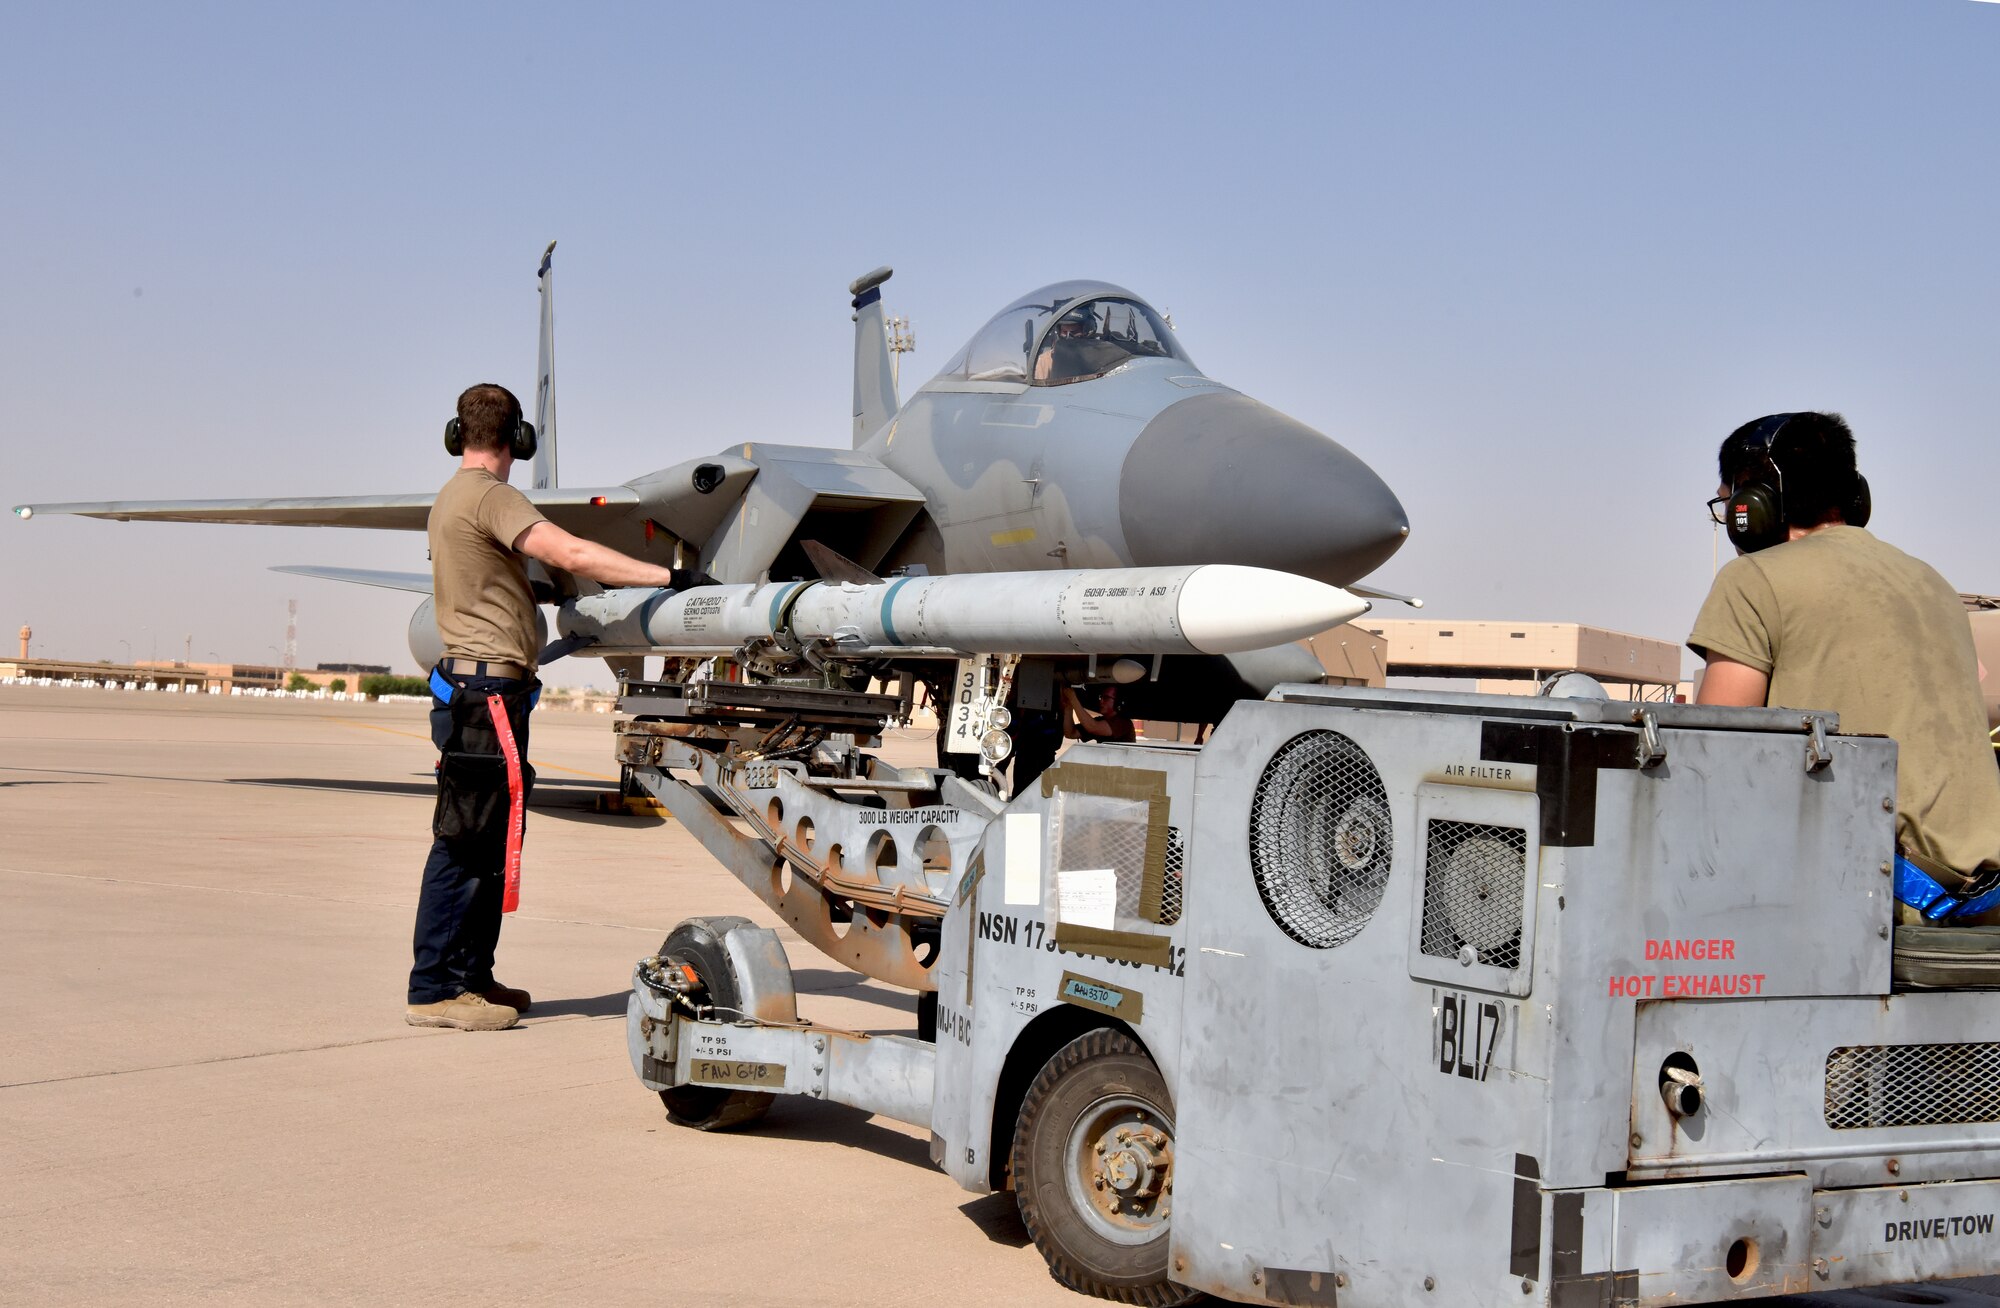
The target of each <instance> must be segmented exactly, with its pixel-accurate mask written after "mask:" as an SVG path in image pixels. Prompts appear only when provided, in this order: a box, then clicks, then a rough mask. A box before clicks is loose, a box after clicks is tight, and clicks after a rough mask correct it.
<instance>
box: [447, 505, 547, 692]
mask: <svg viewBox="0 0 2000 1308" xmlns="http://www.w3.org/2000/svg"><path fill="white" fill-rule="evenodd" d="M542 521H545V519H544V518H543V517H542V513H541V510H540V509H537V508H536V507H535V506H534V505H532V504H530V503H528V497H527V496H525V495H523V494H521V492H519V491H517V490H515V489H514V488H513V487H512V486H509V485H508V484H507V483H506V482H504V481H501V480H500V479H499V478H498V477H496V476H494V475H493V474H492V473H490V472H488V471H487V470H486V469H484V468H460V469H459V470H458V471H457V472H456V473H455V474H453V476H452V479H451V480H450V481H448V482H446V483H445V484H444V489H443V490H441V491H439V492H438V494H437V499H436V500H434V501H432V503H431V516H430V538H431V593H432V595H433V596H434V597H435V598H436V600H437V624H438V635H440V636H442V637H443V638H444V651H445V653H447V654H451V655H455V656H457V657H459V658H466V659H485V660H487V661H488V662H494V661H498V662H501V663H519V664H521V665H522V666H524V667H527V668H531V669H532V668H533V667H534V666H535V655H536V654H537V653H538V652H539V651H538V650H537V649H536V648H535V601H534V593H533V592H532V591H530V590H529V589H528V570H527V566H526V565H525V564H524V563H522V561H521V556H520V555H519V554H516V553H515V552H514V548H513V546H514V542H515V541H516V540H518V539H520V536H521V533H522V532H524V531H526V530H527V529H528V528H530V527H532V526H534V525H535V524H536V523H538V522H542Z"/></svg>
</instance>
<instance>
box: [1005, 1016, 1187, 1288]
mask: <svg viewBox="0 0 2000 1308" xmlns="http://www.w3.org/2000/svg"><path fill="white" fill-rule="evenodd" d="M1173 1162H1174V1110H1173V1104H1172V1101H1171V1100H1170V1099H1169V1097H1168V1095H1167V1083H1166V1081H1165V1080H1163V1079H1162V1078H1161V1076H1160V1069H1159V1068H1157V1067H1155V1066H1154V1065H1153V1060H1152V1059H1150V1058H1148V1057H1147V1056H1146V1051H1145V1050H1144V1049H1142V1048H1140V1047H1139V1044H1138V1042H1137V1041H1135V1040H1133V1039H1132V1038H1131V1037H1130V1036H1128V1035H1126V1034H1125V1033H1124V1032H1122V1031H1114V1030H1111V1029H1110V1028H1105V1027H1100V1028H1099V1029H1097V1030H1095V1031H1089V1032H1086V1033H1085V1034H1083V1035H1081V1036H1078V1037H1077V1038H1076V1039H1075V1040H1072V1041H1070V1042H1069V1043H1068V1044H1066V1045H1064V1046H1063V1047H1062V1048H1061V1049H1058V1050H1057V1051H1056V1053H1055V1056H1054V1057H1052V1058H1050V1059H1049V1061H1048V1062H1047V1063H1046V1064H1044V1065H1043V1067H1042V1070H1041V1072H1040V1073H1039V1074H1038V1075H1037V1076H1036V1077H1035V1080H1034V1083H1033V1084H1032V1085H1030V1086H1029V1087H1028V1093H1027V1096H1026V1097H1025V1098H1024V1099H1023V1100H1022V1101H1021V1116H1020V1118H1019V1120H1018V1121H1017V1122H1016V1123H1015V1126H1014V1149H1013V1171H1014V1195H1015V1201H1016V1202H1017V1203H1018V1204H1019V1205H1020V1208H1021V1221H1022V1222H1023V1223H1024V1224H1025V1225H1026V1226H1027V1228H1028V1234H1030V1235H1032V1236H1033V1237H1034V1239H1035V1247H1036V1248H1037V1249H1039V1250H1041V1252H1042V1257H1043V1259H1044V1260H1046V1261H1047V1263H1048V1265H1049V1274H1050V1275H1052V1276H1054V1277H1055V1278H1056V1280H1058V1281H1060V1282H1062V1283H1063V1284H1064V1285H1066V1286H1068V1287H1069V1288H1070V1289H1072V1290H1077V1291H1080V1292H1082V1293H1084V1294H1094V1295H1097V1296H1098V1297H1099V1298H1103V1299H1115V1300H1117V1301H1118V1302H1120V1303H1130V1304H1140V1305H1144V1306H1145V1308H1168V1306H1169V1305H1175V1304H1185V1303H1192V1302H1194V1301H1196V1300H1197V1299H1199V1298H1201V1295H1200V1294H1199V1293H1198V1292H1196V1291H1193V1290H1190V1289H1188V1288H1187V1287H1185V1286H1180V1285H1175V1284H1174V1283H1173V1282H1172V1281H1171V1280H1169V1279H1168V1277H1167V1219H1168V1216H1169V1214H1170V1213H1171V1212H1172V1209H1173Z"/></svg>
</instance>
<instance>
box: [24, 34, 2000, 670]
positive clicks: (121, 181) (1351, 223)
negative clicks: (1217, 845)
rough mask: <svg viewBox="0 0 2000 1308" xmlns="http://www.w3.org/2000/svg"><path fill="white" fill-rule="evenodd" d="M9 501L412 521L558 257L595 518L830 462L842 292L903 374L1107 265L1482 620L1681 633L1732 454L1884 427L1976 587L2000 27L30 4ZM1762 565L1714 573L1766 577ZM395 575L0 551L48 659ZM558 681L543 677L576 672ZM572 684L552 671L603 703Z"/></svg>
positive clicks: (504, 372)
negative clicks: (150, 502)
mask: <svg viewBox="0 0 2000 1308" xmlns="http://www.w3.org/2000/svg"><path fill="white" fill-rule="evenodd" d="M8 26H9V39H8V41H7V42H6V43H5V47H4V49H0V122H4V124H5V131H4V132H0V169H4V172H0V175H4V177H5V178H6V185H5V186H4V188H0V250H4V251H5V253H6V258H7V260H8V273H7V276H6V283H5V284H6V291H5V293H4V295H0V451H4V459H0V503H4V504H14V503H19V502H22V501H49V500H67V499H93V498H111V497H132V498H137V497H166V496H238V495H258V494H318V493H324V494H338V493H361V492H368V491H412V490H428V489H430V488H432V487H434V486H435V485H436V484H437V483H439V482H441V481H442V480H443V479H444V477H445V476H446V475H447V474H448V472H449V470H450V461H449V460H448V459H447V458H446V457H445V456H444V454H443V452H442V450H441V448H440V447H439V444H438V432H439V430H440V428H441V426H442V424H443V421H444V419H445V418H446V417H447V416H449V407H450V403H451V399H452V397H453V396H454V395H455V394H456V393H457V391H458V389H459V388H460V387H462V386H463V385H465V384H466V383H467V382H469V381H472V380H476V379H484V378H491V379H494V380H499V381H503V382H506V383H509V384H511V385H513V386H514V387H515V388H516V389H517V390H520V391H522V392H524V393H525V392H527V391H528V390H529V389H530V388H531V382H532V371H533V365H534V345H535V337H534V332H535V314H536V300H535V284H534V276H533V273H534V268H535V264H536V261H537V259H538V257H539V255H540V252H541V249H542V246H543V245H544V244H546V243H547V241H548V240H549V239H551V238H559V239H560V241H561V247H560V249H559V251H558V254H557V267H558V286H559V319H560V330H559V344H558V352H557V357H558V386H557V390H558V394H559V396H560V404H559V407H560V412H561V415H562V422H561V430H562V455H563V473H564V480H565V481H566V482H569V483H574V484H587V483H609V482H617V481H622V480H625V479H627V478H629V477H632V476H635V475H637V474H639V473H642V472H645V471H649V470H651V469H654V468H659V467H664V466H667V465H669V464H672V463H675V462H678V461H680V460H682V459H685V458H689V457H692V456H693V455H696V454H698V453H702V452H705V451H708V450H712V449H716V448H719V447H721V446H724V445H727V444H729V443H731V442H736V441H742V440H746V439H756V440H766V441H780V442H791V443H805V444H844V443H846V430H847V420H846V414H847V403H848V388H849V378H850V360H851V336H850V331H851V328H850V326H849V323H848V314H847V297H846V294H845V287H846V283H847V281H848V280H849V279H850V278H852V277H853V276H855V275H856V274H858V273H860V272H862V271H864V270H866V269H868V268H871V267H874V266H875V265H877V264H880V263H885V262H887V263H892V264H894V265H895V266H896V268H897V276H896V278H895V280H894V281H893V282H892V283H890V285H889V286H888V287H887V288H886V293H887V297H888V299H889V302H890V310H891V312H895V313H905V314H908V315H909V316H910V317H911V318H912V320H913V321H914V324H915V328H916V333H917V338H918V346H919V348H918V351H917V353H916V354H914V355H913V356H910V357H909V358H908V359H907V360H906V363H905V378H904V381H905V390H906V391H907V390H908V389H910V388H911V386H913V385H914V384H915V383H916V382H917V381H919V380H921V378H922V377H924V376H927V375H928V374H929V372H930V371H931V370H933V369H935V368H936V367H937V366H939V365H941V364H942V363H943V362H944V361H945V360H946V359H947V358H948V357H949V356H950V354H951V353H952V352H953V351H955V350H956V348H957V347H958V345H959V344H960V343H961V342H962V341H963V340H964V338H965V337H967V336H969V335H970V334H971V333H972V331H973V330H974V329H976V328H977V327H978V326H979V324H980V323H981V322H982V321H983V320H984V319H985V318H986V317H987V316H988V315H989V314H990V313H991V312H992V311H993V310H994V309H996V308H997V307H999V306H1000V305H1001V304H1003V303H1005V302H1006V301H1008V300H1010V299H1012V298H1013V297H1015V296H1016V295H1018V294H1020V293H1021V292H1023V291H1025V290H1028V289H1030V288H1032V287H1034V286H1037V285H1040V284H1043V283H1045V282H1049V281H1054V280H1058V279H1061V278H1068V277H1100V278H1104V279H1107V280H1110V281H1115V282H1119V283H1122V284H1124V285H1127V286H1130V287H1132V288H1133V289H1135V290H1137V291H1139V292H1140V293H1141V294H1143V295H1145V296H1147V297H1148V298H1150V299H1151V300H1153V301H1154V302H1155V303H1156V304H1157V305H1159V306H1160V307H1162V308H1164V309H1167V310H1170V311H1171V312H1172V313H1173V315H1174V318H1175V321H1176V323H1177V324H1178V326H1179V329H1180V333H1181V338H1182V341H1183V343H1184V344H1185V345H1186V346H1187V347H1188V349H1189V351H1190V352H1191V353H1192V354H1193V356H1194V358H1195V359H1196V361H1197V362H1198V363H1200V364H1201V366H1202V367H1203V368H1204V370H1205V371H1207V372H1209V373H1210V374H1211V375H1213V376H1216V377H1218V378H1220V379H1222V380H1224V381H1226V382H1229V383H1231V384H1232V385H1236V386H1239V387H1241V388H1242V389H1244V390H1246V391H1248V392H1249V393H1251V394H1253V395H1256V396H1258V397H1259V398H1261V399H1263V400H1265V401H1266V402H1267V403H1270V404H1273V405H1275V406H1277V407H1278V408H1280V409H1283V410H1284V411H1286V412H1288V413H1290V414H1292V415H1293V416H1295V417H1297V418H1299V419H1301V420H1303V421H1305V422H1307V423H1309V424H1311V425H1313V426H1314V427H1317V428H1318V429H1320V430H1322V431H1324V432H1326V433H1327V434H1329V435H1331V436H1333V437H1335V438H1336V439H1338V440H1340V441H1342V442H1343V443H1345V444H1346V445H1348V446H1349V447H1350V448H1351V449H1353V450H1354V451H1355V452H1356V453H1358V454H1360V455H1361V456H1362V457H1363V458H1365V459H1367V460H1368V461H1369V462H1370V463H1372V464H1373V465H1374V466H1375V467H1376V468H1377V469H1378V470H1380V471H1381V472H1382V474H1383V475H1384V476H1385V477H1386V478H1387V480H1388V481H1389V482H1390V484H1391V485H1392V486H1394V487H1395V488H1396V490H1397V492H1398V494H1399V495H1401V497H1402V499H1403V501H1404V504H1405V506H1406V507H1407V508H1408V510H1409V513H1410V518H1411V523H1412V532H1413V534H1412V537H1411V540H1410V543H1409V544H1408V546H1406V547H1405V549H1404V550H1403V551H1402V553H1401V554H1400V555H1398V556H1397V558H1395V559H1394V560H1392V561H1391V562H1390V563H1389V565H1388V566H1387V567H1385V568H1384V569H1383V570H1382V571H1381V572H1380V573H1378V574H1377V576H1376V577H1375V578H1374V580H1375V581H1376V582H1378V583H1379V584H1382V585H1385V586H1389V587H1391V588H1394V589H1400V590H1408V591H1415V592H1418V593H1421V594H1423V595H1425V596H1426V597H1427V598H1428V599H1429V600H1430V601H1431V604H1430V608H1429V610H1428V613H1429V614H1431V615H1435V616H1440V617H1462V618H1468V619H1469V618H1481V617H1491V618H1518V619H1527V620H1571V621H1581V622H1590V623H1596V624H1600V625H1604V626H1610V627H1614V628H1619V629H1623V630H1629V631H1635V632H1639V633H1642V634H1647V635H1654V636H1662V637H1667V638H1670V639H1678V638H1680V637H1681V636H1682V635H1684V634H1685V632H1686V630H1687V627H1688V625H1689V622H1690V621H1691V619H1692V615H1693V612H1694V609H1695V607H1696V606H1697V605H1698V604H1699V602H1700V599H1701V596H1702V595H1703V593H1704V592H1705V590H1706V587H1707V584H1708V578H1709V575H1710V568H1711V557H1712V550H1713V537H1712V533H1711V531H1710V528H1709V527H1708V524H1707V521H1706V519H1705V517H1704V515H1703V512H1702V501H1703V500H1705V499H1706V498H1707V497H1708V495H1710V494H1711V493H1712V490H1713V476H1714V473H1713V453H1714V448H1715V445H1716V444H1717V442H1718V441H1719V440H1720V439H1721V437H1722V436H1723V435H1725V434H1726V433H1727V432H1728V431H1729V429H1730V428H1732V427H1733V426H1735V425H1736V424H1737V423H1739V422H1742V421H1744V420H1746V419H1748V418H1751V417H1754V416H1757V415H1759V414H1762V413H1766V412H1771V411H1774V410H1781V409H1791V408H1805V407H1815V408H1833V409H1838V410H1840V411H1842V412H1844V413H1846V414H1847V415H1848V417H1849V418H1850V420H1851V421H1852V422H1853V423H1854V425H1855V428H1856V431H1857V433H1858V435H1859V437H1860V442H1861V457H1862V466H1863V468H1864V470H1865V471H1866V472H1867V473H1868V475H1869V477H1870V479H1871V481H1872V482H1873V484H1874V487H1875V492H1876V504H1877V513H1876V520H1875V524H1874V525H1875V528H1876V529H1877V530H1878V533H1879V534H1880V535H1882V536H1883V537H1885V538H1886V539H1888V540H1891V541H1893V542H1895V543H1897V544H1900V545H1902V546H1903V547H1905V548H1906V549H1909V550H1910V551H1911V552H1913V553H1916V554H1918V555H1919V556H1921V557H1923V558H1926V559H1928V560H1929V561H1931V562H1932V563H1933V564H1935V565H1936V566H1937V567H1938V568H1939V569H1940V570H1941V571H1942V572H1943V573H1944V574H1945V576H1946V577H1947V578H1948V579H1950V580H1951V581H1952V583H1953V584H1954V585H1956V586H1957V587H1959V588H1960V589H1964V590H1982V591H1989V592H1991V591H2000V558H1996V557H1995V551H1994V549H1993V548H1992V547H1991V546H1990V545H1989V543H1988V541H1989V538H1990V531H1991V529H1990V528H1989V526H1988V525H1987V520H1988V518H1989V516H1990V514H1989V505H1990V502H1991V501H1992V499H1993V496H1994V486H1995V485H1996V477H1995V473H1996V471H2000V455H1996V452H1995V451H1996V441H1995V436H1996V431H1995V416H1994V415H1995V414H1996V413H2000V368H1996V367H1995V366H1994V364H1993V362H1992V360H1991V356H1992V354H1993V352H1994V348H1995V344H1996V336H2000V332H1996V322H1995V307H1996V303H2000V270H1996V261H1995V258H1994V256H1993V241H1994V233H1995V232H1996V231H2000V221H1996V220H2000V175H1996V167H1995V159H1996V158H2000V151H1996V148H1995V147H1996V144H2000V141H1996V135H2000V133H1996V124H2000V78H1996V77H1995V76H1994V69H1995V68H1996V66H2000V65H1997V64H1996V56H2000V5H1993V4H1984V3H1975V2H1974V0H1895V2H1894V3H1889V2H1887V0H1874V2H1871V3H1859V2H1849V0H1712V2H1703V0H1677V2H1674V3H1665V2H1663V0H1646V2H1640V0H1633V2H1630V3H1622V4H1604V3H1601V2H1592V3H1531V2H1522V3H1497V2H1496V3H1461V4H1447V3H1418V2H1414V0H1412V2H1408V3H1402V2H1399V3H1389V2H1388V0H1382V2H1381V3H1374V4H1336V3H1326V4H1319V5H1311V6H1306V5H1299V6H1273V7H1262V8H1250V7H1233V8H1228V9H1225V8H1223V7H1220V6H1193V5H1151V6H1144V7H1137V6H1115V7H1114V6H1060V7H1059V6H1041V5H1022V6H1004V7H1003V6H981V7H978V8H973V7H968V6H938V5H930V6H915V5H912V6H882V5H860V4H850V5H839V6H833V5H814V6H808V5H784V6H766V7H761V8H751V7H747V6H737V7H725V6H707V7H702V8H699V9H683V8H669V7H657V6H648V7H632V8H616V7H611V6H595V7H589V8H579V9H577V10H574V11H551V10H549V9H548V8H547V7H545V6H542V7H532V8H531V7H528V6H523V5H479V6H474V5H469V4H455V5H432V6H391V5H380V6H368V5H345V6H341V7H339V8H337V9H334V8H328V9H320V10H308V9H304V8H301V7H291V6H264V7H253V6H248V5H241V6H235V5H219V6H218V5H175V6H172V7H140V6H126V7H80V6H27V5H14V6H10V11H9V16H8ZM1725 553H1726V546H1725ZM272 563H333V564H348V565H353V566H363V567H370V566H372V567H389V568H420V567H422V566H423V543H422V540H421V538H420V537H418V536H416V535H407V536H406V535H401V534H396V533H365V532H334V531H302V530H277V529H254V528H221V527H215V528H208V527H192V526H180V525H142V524H115V523H99V522H88V521H82V520H64V519H51V518H42V519H37V520H35V521H33V522H31V523H20V522H16V521H12V520H7V521H4V522H0V628H4V629H5V631H7V632H8V633H9V644H8V648H11V644H12V642H11V632H12V630H13V629H14V627H15V626H17V625H18V624H19V623H21V622H29V623H32V624H33V625H34V627H35V629H36V632H37V636H36V640H37V645H38V646H39V647H41V649H42V650H43V651H45V652H46V653H48V654H51V655H54V656H58V657H78V658H96V657H113V658H117V657H122V656H123V655H124V652H125V646H124V645H121V644H119V643H118V642H120V641H125V642H128V643H129V644H131V645H132V646H134V647H136V648H135V651H134V652H135V653H136V654H137V655H138V656H139V657H145V656H146V655H147V654H148V653H150V652H151V648H152V647H153V646H154V645H157V648H158V650H159V653H160V655H161V656H162V657H166V656H168V655H169V654H177V653H179V652H180V651H181V649H182V648H183V647H184V646H183V638H184V637H187V636H191V637H192V638H193V639H192V648H193V652H194V655H195V657H196V658H202V657H204V656H205V655H206V654H207V653H209V652H210V651H214V652H216V653H217V654H218V655H219V656H221V657H225V658H229V657H234V658H240V659H246V660H249V659H260V658H266V657H269V651H270V647H271V646H273V645H274V644H277V643H280V642H282V640H283V629H284V609H285V600H286V599H287V598H288V597H293V596H296V597H297V598H298V599H299V601H300V620H299V631H300V636H299V640H300V656H301V659H302V661H304V662H307V663H311V662H318V661H333V660H357V661H367V662H394V663H396V664H397V665H398V666H399V667H401V666H403V665H406V664H408V663H409V661H410V660H409V656H408V654H407V651H406V650H405V647H404V639H403V628H404V625H405V623H406V621H407V618H408V609H409V606H408V605H407V604H406V603H405V599H404V597H402V596H398V595H395V594H392V593H390V592H381V591H368V590H361V589H358V588H345V587H340V586H336V585H333V584H331V583H324V582H312V581H306V580H302V579H297V578H288V577H282V576H279V575H277V574H273V573H270V572H268V571H266V570H265V567H266V565H268V564H272ZM553 671H555V670H553V669H552V672H553ZM555 679H557V680H561V679H562V678H561V677H556V678H555Z"/></svg>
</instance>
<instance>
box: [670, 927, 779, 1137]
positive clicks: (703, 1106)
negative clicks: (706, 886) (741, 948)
mask: <svg viewBox="0 0 2000 1308" xmlns="http://www.w3.org/2000/svg"><path fill="white" fill-rule="evenodd" d="M739 925H741V926H749V925H750V922H749V920H748V919H746V918H740V917H710V918H701V917H697V918H690V919H689V920H688V921H686V922H683V923H681V924H680V925H679V926H677V927H675V928H674V929H673V930H672V931H671V932H669V933H668V935H667V939H666V943H664V944H662V945H661V946H660V956H661V957H662V958H666V959H670V960H672V961H674V962H677V963H685V964H687V965H688V966H689V967H691V968H693V969H694V974H695V975H696V976H698V977H700V978H701V981H702V984H703V986H704V987H706V989H707V991H708V1001H709V1002H710V1003H711V1004H714V1005H715V1006H716V1007H717V1008H721V1009H734V1008H736V1007H737V1005H738V1004H740V1003H741V1002H742V997H743V996H742V990H741V987H739V986H738V985H737V983H736V972H735V969H733V968H732V967H730V965H729V955H728V954H727V953H726V952H724V950H723V948H722V937H723V936H724V935H725V934H727V933H728V932H729V931H730V930H731V929H733V928H734V927H736V926H739ZM776 1099H777V1096H776V1095H771V1094H765V1093H764V1092H762V1091H759V1090H731V1089H725V1088H723V1087H721V1086H706V1085H677V1086H674V1087H672V1088H671V1089H667V1090H662V1091H660V1102H661V1103H663V1104H665V1105H666V1106H667V1120H668V1121H669V1122H672V1123H673V1124H674V1125H675V1126H685V1127H689V1128H691V1129H693V1130H696V1131H733V1130H735V1129H736V1128H738V1127H742V1126H748V1125H749V1124H750V1123H752V1122H755V1121H757V1120H758V1119H759V1118H761V1117H763V1116H764V1114H766V1113H768V1112H770V1111H771V1105H772V1103H773V1102H774V1101H776Z"/></svg>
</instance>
